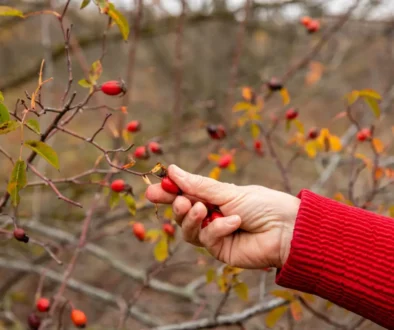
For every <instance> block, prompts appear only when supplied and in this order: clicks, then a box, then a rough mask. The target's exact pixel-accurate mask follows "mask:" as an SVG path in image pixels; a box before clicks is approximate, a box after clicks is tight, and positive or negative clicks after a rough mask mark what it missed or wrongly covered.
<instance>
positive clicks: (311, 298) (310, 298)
mask: <svg viewBox="0 0 394 330" xmlns="http://www.w3.org/2000/svg"><path fill="white" fill-rule="evenodd" d="M302 297H303V298H304V299H305V300H306V301H308V302H310V303H313V302H315V301H316V297H315V296H314V295H312V294H310V293H302Z"/></svg>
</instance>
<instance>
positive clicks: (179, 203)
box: [146, 165, 300, 268]
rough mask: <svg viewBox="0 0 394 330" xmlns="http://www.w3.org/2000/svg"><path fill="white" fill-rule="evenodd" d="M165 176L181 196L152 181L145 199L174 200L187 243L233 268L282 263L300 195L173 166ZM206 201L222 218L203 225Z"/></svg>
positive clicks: (273, 265)
mask: <svg viewBox="0 0 394 330" xmlns="http://www.w3.org/2000/svg"><path fill="white" fill-rule="evenodd" d="M168 175H169V177H170V178H171V179H172V180H173V181H174V182H175V183H176V184H177V185H178V186H179V188H180V189H181V190H182V191H183V195H182V196H177V195H172V194H169V193H167V192H165V191H164V190H163V189H162V188H161V186H160V184H155V185H151V186H149V187H148V189H147V191H146V197H147V198H148V199H149V200H150V201H152V202H154V203H165V204H172V208H173V212H174V215H175V220H176V221H177V223H178V224H179V225H180V226H181V227H182V232H183V236H184V239H185V240H186V241H187V242H190V243H192V244H194V245H197V246H204V247H205V248H206V249H207V250H208V251H209V252H210V253H211V254H212V255H213V256H214V257H216V258H217V259H218V260H220V261H222V262H225V263H227V264H229V265H232V266H237V267H241V268H266V267H277V268H281V267H282V265H283V264H284V263H285V261H286V259H287V257H288V255H289V252H290V242H291V239H292V237H293V229H294V223H295V219H296V216H297V213H298V208H299V204H300V201H299V199H298V198H296V197H294V196H292V195H289V194H286V193H283V192H280V191H276V190H272V189H268V188H265V187H262V186H257V185H250V186H236V185H234V184H229V183H222V182H219V181H216V180H213V179H211V178H206V177H202V176H200V175H194V174H190V173H188V172H185V171H183V170H182V169H180V168H179V167H177V166H175V165H171V166H169V168H168ZM204 203H210V204H213V205H216V206H218V207H219V208H220V211H221V212H222V213H223V215H224V217H223V218H218V219H216V220H215V221H213V222H211V223H210V224H209V225H208V226H207V227H205V228H203V229H201V222H202V221H203V220H204V218H205V217H206V216H207V212H208V210H207V208H206V206H205V205H204Z"/></svg>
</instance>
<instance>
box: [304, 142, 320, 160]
mask: <svg viewBox="0 0 394 330" xmlns="http://www.w3.org/2000/svg"><path fill="white" fill-rule="evenodd" d="M304 149H305V152H306V153H307V155H308V157H309V158H315V157H316V154H317V149H318V143H317V141H313V140H312V141H308V142H307V143H305V147H304Z"/></svg>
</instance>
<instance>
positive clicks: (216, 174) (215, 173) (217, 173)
mask: <svg viewBox="0 0 394 330" xmlns="http://www.w3.org/2000/svg"><path fill="white" fill-rule="evenodd" d="M221 172H222V171H221V169H220V168H219V167H214V168H213V169H212V171H211V172H210V173H209V177H210V178H212V179H215V180H218V179H219V177H220V173H221Z"/></svg>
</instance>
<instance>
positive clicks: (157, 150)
mask: <svg viewBox="0 0 394 330" xmlns="http://www.w3.org/2000/svg"><path fill="white" fill-rule="evenodd" d="M148 147H149V150H150V151H152V152H153V153H154V154H157V155H160V154H162V153H163V150H162V149H161V146H160V144H159V143H157V142H155V141H152V142H149V145H148Z"/></svg>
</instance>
